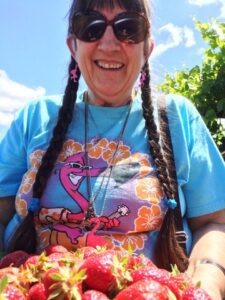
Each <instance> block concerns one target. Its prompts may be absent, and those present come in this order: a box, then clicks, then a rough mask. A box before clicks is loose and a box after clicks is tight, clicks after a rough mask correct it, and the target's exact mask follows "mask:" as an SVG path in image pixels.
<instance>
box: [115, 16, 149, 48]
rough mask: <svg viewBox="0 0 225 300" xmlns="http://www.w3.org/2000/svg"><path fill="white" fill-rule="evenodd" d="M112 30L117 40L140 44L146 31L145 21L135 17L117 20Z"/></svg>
mask: <svg viewBox="0 0 225 300" xmlns="http://www.w3.org/2000/svg"><path fill="white" fill-rule="evenodd" d="M113 28H114V32H115V34H116V36H117V38H118V39H119V40H120V41H122V42H127V43H140V42H141V41H143V40H144V39H145V37H146V34H147V31H148V28H147V24H146V21H145V19H144V18H142V17H141V16H137V15H136V16H132V15H131V16H129V15H127V16H124V17H121V18H120V19H119V18H118V20H116V22H115V23H114V25H113Z"/></svg>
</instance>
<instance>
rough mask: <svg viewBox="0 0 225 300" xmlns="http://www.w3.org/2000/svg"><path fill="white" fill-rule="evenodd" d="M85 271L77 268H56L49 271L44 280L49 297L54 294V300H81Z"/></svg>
mask: <svg viewBox="0 0 225 300" xmlns="http://www.w3.org/2000/svg"><path fill="white" fill-rule="evenodd" d="M83 279H84V271H78V270H77V268H76V267H74V268H69V267H54V268H51V269H49V270H48V271H47V272H46V273H45V274H44V276H43V278H42V283H43V284H44V287H45V289H46V294H47V297H51V296H52V295H53V293H54V295H55V298H54V299H65V300H67V299H80V298H81V295H82V281H83Z"/></svg>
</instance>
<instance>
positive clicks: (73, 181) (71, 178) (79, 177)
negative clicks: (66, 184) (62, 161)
mask: <svg viewBox="0 0 225 300" xmlns="http://www.w3.org/2000/svg"><path fill="white" fill-rule="evenodd" d="M81 178H82V176H76V175H75V174H73V173H70V174H69V179H70V181H71V182H72V183H73V184H74V185H77V183H78V182H79V180H80V179H81Z"/></svg>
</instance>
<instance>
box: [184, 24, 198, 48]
mask: <svg viewBox="0 0 225 300" xmlns="http://www.w3.org/2000/svg"><path fill="white" fill-rule="evenodd" d="M183 33H184V40H185V47H187V48H191V47H193V46H194V45H195V44H196V41H195V37H194V32H193V30H191V29H190V28H188V27H187V26H184V28H183Z"/></svg>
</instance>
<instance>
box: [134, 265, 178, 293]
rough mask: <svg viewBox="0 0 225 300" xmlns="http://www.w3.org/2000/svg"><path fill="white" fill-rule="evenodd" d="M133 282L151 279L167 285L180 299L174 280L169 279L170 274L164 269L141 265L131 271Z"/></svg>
mask: <svg viewBox="0 0 225 300" xmlns="http://www.w3.org/2000/svg"><path fill="white" fill-rule="evenodd" d="M130 275H131V277H132V279H133V282H137V281H139V280H142V279H153V280H155V281H157V282H159V283H160V284H162V285H165V286H167V287H168V288H169V289H170V290H171V291H172V292H173V293H174V295H176V297H177V299H181V292H180V289H179V287H178V285H177V284H176V282H173V281H171V275H170V273H169V272H168V271H166V270H164V269H159V268H155V267H148V266H147V267H142V268H140V269H137V270H134V271H132V272H131V274H130Z"/></svg>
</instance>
